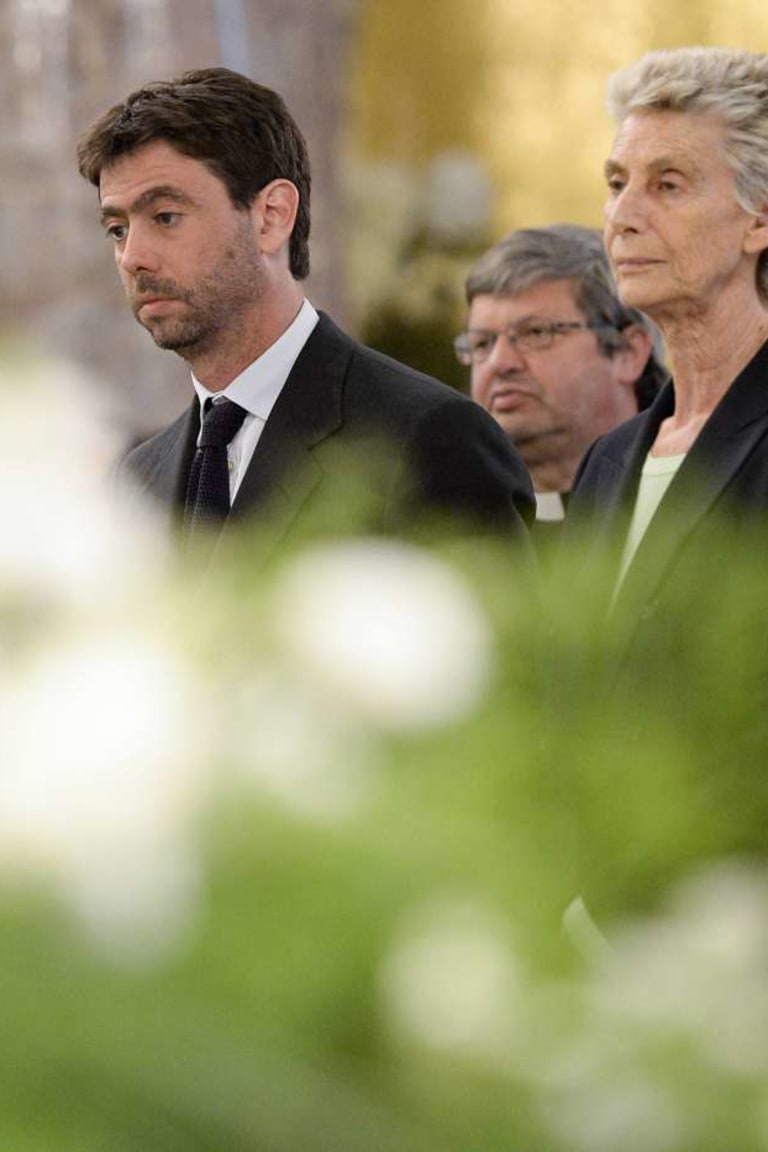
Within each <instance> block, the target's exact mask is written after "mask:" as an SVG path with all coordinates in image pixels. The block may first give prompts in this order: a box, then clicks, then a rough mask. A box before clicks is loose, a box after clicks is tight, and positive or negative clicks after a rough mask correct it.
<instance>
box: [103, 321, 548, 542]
mask: <svg viewBox="0 0 768 1152" xmlns="http://www.w3.org/2000/svg"><path fill="white" fill-rule="evenodd" d="M198 431H199V405H198V403H197V400H196V399H195V401H194V402H193V403H192V405H191V406H190V408H189V409H188V410H187V411H186V412H185V413H184V414H182V415H181V416H180V417H179V418H178V419H177V420H176V421H175V422H174V423H173V424H171V425H170V426H169V427H168V428H166V429H165V430H164V431H162V432H160V433H159V434H158V435H156V436H154V437H153V438H152V439H151V440H148V441H146V442H145V443H143V444H140V445H139V446H138V447H137V448H135V449H134V450H133V451H132V452H131V453H130V454H129V455H128V456H127V457H126V459H125V461H124V462H123V466H122V471H123V472H127V473H128V474H129V475H130V477H131V479H132V480H133V481H134V483H137V484H138V486H139V487H140V489H141V490H142V491H143V492H145V493H146V494H147V495H148V496H150V497H151V498H153V499H154V500H155V501H157V502H159V503H160V504H161V505H162V506H164V507H165V508H167V509H168V510H169V512H170V513H171V515H172V517H174V518H177V517H178V514H179V513H180V511H181V509H182V507H183V504H184V493H185V488H186V483H187V477H188V474H189V468H190V463H191V460H192V457H193V455H194V451H195V442H196V439H197V435H198ZM362 458H364V462H365V465H366V467H364V468H362V469H361V462H362ZM353 467H356V470H355V472H354V473H353V472H352V471H351V469H352V468H353ZM352 476H357V477H358V478H360V477H362V478H363V481H362V482H363V489H364V491H363V502H364V504H365V509H366V516H365V526H366V527H367V528H373V529H376V530H383V531H390V530H394V531H396V530H398V529H400V528H402V527H405V526H407V525H408V523H409V522H410V521H411V520H412V519H413V518H418V516H419V515H420V514H421V513H422V512H434V513H438V514H448V515H449V516H451V517H456V516H458V517H460V518H461V519H462V520H463V521H464V522H465V526H466V524H471V525H473V526H476V527H480V528H483V529H486V528H491V529H495V530H499V529H500V530H501V531H502V532H505V533H506V534H507V535H510V536H512V537H514V538H518V539H520V540H521V541H523V542H524V543H525V545H526V547H527V538H528V532H527V528H526V523H527V522H529V521H530V520H531V519H532V517H533V511H534V506H535V505H534V499H533V490H532V486H531V482H530V479H529V477H528V473H527V471H526V469H525V466H524V465H523V463H522V461H521V460H520V458H519V456H518V455H517V452H516V451H515V450H514V448H512V446H511V445H510V444H509V441H508V440H507V437H506V436H504V434H503V433H502V432H501V429H500V428H499V427H498V425H497V424H496V422H495V421H494V420H493V419H492V418H491V417H490V416H488V414H487V413H486V412H484V411H483V410H482V409H481V408H480V406H479V405H477V404H475V403H474V402H473V401H471V400H470V399H468V398H467V397H465V396H462V395H461V394H460V393H457V392H456V391H455V390H453V389H451V388H449V387H447V386H446V385H444V384H441V383H439V382H438V381H436V380H433V379H431V378H430V377H427V376H423V375H421V374H420V373H417V372H415V371H413V370H412V369H410V368H407V367H405V366H404V365H402V364H399V363H397V362H396V361H394V360H391V359H389V357H386V356H383V355H381V354H380V353H377V352H374V351H372V350H371V349H369V348H366V347H364V346H363V345H360V344H358V343H356V342H355V341H354V340H352V339H351V338H350V337H349V336H347V335H345V334H344V333H343V332H342V331H340V329H339V328H337V327H336V325H335V324H334V323H333V321H332V320H330V319H329V317H328V316H326V315H324V314H322V313H321V315H320V319H319V322H318V324H317V325H316V327H315V329H314V330H313V332H312V333H311V335H310V337H309V339H308V340H307V342H306V344H305V345H304V347H303V349H302V351H301V353H300V354H299V357H298V359H297V360H296V363H295V364H294V367H293V369H292V370H291V372H290V374H289V376H288V379H287V381H286V383H285V385H284V387H283V389H282V391H281V393H280V396H279V397H278V400H277V402H276V404H275V406H274V408H273V409H272V412H271V414H270V416H269V418H268V420H267V422H266V425H265V427H264V429H263V431H262V434H261V437H260V439H259V442H258V444H257V446H256V450H255V453H254V456H253V459H252V461H251V463H250V465H249V467H248V470H247V472H246V474H245V476H244V478H243V480H242V483H241V485H240V488H239V489H238V492H237V495H236V497H235V500H234V502H233V506H232V511H231V513H230V517H229V521H228V525H230V524H233V523H237V522H238V521H243V520H245V519H251V518H254V517H258V518H259V522H260V527H263V530H264V532H265V533H266V536H267V537H268V538H269V539H270V540H271V542H273V543H274V542H277V541H278V540H279V539H282V538H283V537H284V536H285V535H286V534H287V533H289V532H292V531H295V530H300V529H301V526H302V523H303V521H304V520H310V519H311V518H312V517H317V516H318V513H320V517H321V520H322V506H323V503H324V502H325V504H326V505H328V508H327V512H328V514H329V517H330V519H329V520H328V522H329V523H330V522H331V520H332V518H333V512H334V507H335V509H336V510H337V511H338V509H339V505H340V503H341V502H343V500H344V492H345V487H344V485H345V482H346V481H347V479H349V478H350V477H352ZM350 483H351V480H350ZM261 513H264V516H263V517H261V516H260V514H261Z"/></svg>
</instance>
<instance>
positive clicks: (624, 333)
mask: <svg viewBox="0 0 768 1152" xmlns="http://www.w3.org/2000/svg"><path fill="white" fill-rule="evenodd" d="M652 351H653V337H652V336H651V334H650V332H649V331H648V329H647V328H644V327H643V325H642V324H628V325H627V327H626V328H622V330H621V345H620V346H619V347H618V348H617V349H616V351H615V352H614V353H613V364H614V372H615V374H616V379H617V381H618V382H619V384H627V385H633V384H634V383H635V381H636V380H639V379H640V377H641V376H642V374H643V369H644V368H645V366H646V364H647V363H648V358H649V357H650V355H651V352H652Z"/></svg>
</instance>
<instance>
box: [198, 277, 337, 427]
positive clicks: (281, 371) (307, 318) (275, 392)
mask: <svg viewBox="0 0 768 1152" xmlns="http://www.w3.org/2000/svg"><path fill="white" fill-rule="evenodd" d="M318 319H319V317H318V314H317V312H316V311H315V309H314V308H313V307H312V305H311V304H310V302H309V300H306V299H305V300H304V301H303V303H302V305H301V308H300V309H299V311H298V312H297V314H296V317H295V318H294V319H293V320H292V321H291V323H290V324H289V325H288V327H287V328H286V330H285V332H283V334H282V336H279V337H278V339H277V340H275V342H274V344H270V346H269V348H267V350H266V352H263V353H262V354H261V356H259V357H258V359H257V360H254V361H253V363H252V364H249V365H248V367H247V368H244V369H243V371H242V372H241V373H240V375H239V376H236V377H235V378H234V380H231V381H230V383H229V384H228V385H227V387H226V388H223V389H222V390H221V391H220V392H211V391H210V390H209V389H208V388H206V387H205V385H204V384H201V383H200V381H199V380H198V379H197V378H196V376H195V374H194V372H193V373H192V384H193V385H194V388H195V392H196V393H197V398H198V400H199V401H200V410H201V412H202V410H203V408H204V406H205V402H206V400H208V399H213V400H215V399H216V397H217V396H226V398H227V399H228V400H233V401H234V402H235V403H236V404H239V405H240V407H241V408H245V410H246V412H249V413H250V414H251V415H252V416H258V417H259V418H260V419H261V420H266V419H267V417H268V416H269V414H270V412H271V411H272V408H273V407H274V405H275V402H276V400H277V398H278V396H279V395H280V392H281V391H282V388H283V385H284V384H285V382H286V380H287V379H288V374H289V373H290V371H291V368H293V365H294V364H295V362H296V360H297V359H298V356H299V353H300V352H301V350H302V348H303V347H304V345H305V344H306V342H307V340H308V339H309V335H310V333H311V332H312V330H313V328H314V327H315V325H316V324H317V321H318Z"/></svg>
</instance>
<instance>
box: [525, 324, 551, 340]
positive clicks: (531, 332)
mask: <svg viewBox="0 0 768 1152" xmlns="http://www.w3.org/2000/svg"><path fill="white" fill-rule="evenodd" d="M551 331H552V329H551V326H550V325H549V324H526V325H525V327H524V328H519V329H518V332H517V334H518V336H522V337H523V339H524V340H525V339H526V338H527V337H533V339H534V340H540V339H541V338H542V336H549V334H550V332H551Z"/></svg>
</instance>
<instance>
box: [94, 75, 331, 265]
mask: <svg viewBox="0 0 768 1152" xmlns="http://www.w3.org/2000/svg"><path fill="white" fill-rule="evenodd" d="M154 140H167V141H168V143H169V144H171V145H172V146H173V147H174V148H176V149H177V151H179V152H181V153H183V155H185V156H190V157H192V158H193V159H195V160H200V161H202V162H203V163H204V164H205V165H206V167H207V168H208V169H210V171H211V172H212V173H213V174H214V175H215V176H217V177H218V178H219V179H220V180H222V181H223V182H224V184H225V185H226V187H227V191H228V192H229V196H230V199H231V200H232V203H233V204H234V205H235V206H236V207H237V208H241V209H248V208H250V206H251V205H252V203H253V200H254V198H255V197H256V196H257V194H258V193H259V192H260V191H261V189H262V188H264V187H265V186H266V185H267V184H269V183H270V182H271V181H272V180H290V181H291V183H292V184H295V185H296V188H297V189H298V192H299V210H298V214H297V216H296V223H295V224H294V228H293V232H292V234H291V239H290V268H291V275H292V276H293V277H294V278H295V279H296V280H303V279H304V278H305V277H306V276H308V275H309V244H308V241H309V222H310V221H309V193H310V184H311V177H310V168H309V156H308V154H307V146H306V142H305V140H304V137H303V136H302V134H301V132H300V130H299V128H298V126H297V124H296V122H295V121H294V119H293V117H292V116H291V114H290V112H289V111H288V109H287V108H286V106H285V104H284V102H283V100H282V98H281V97H280V96H279V95H278V94H277V92H274V91H272V89H271V88H265V87H263V86H262V85H261V84H257V83H255V81H253V80H249V79H248V77H247V76H241V75H240V74H239V73H238V72H231V71H230V70H229V69H228V68H201V69H197V70H195V71H193V72H185V73H184V74H183V75H181V76H179V77H177V78H176V79H175V80H170V81H158V82H157V83H153V84H146V85H145V86H144V87H143V88H139V89H137V91H135V92H132V93H131V95H130V96H128V97H127V99H126V100H124V101H123V102H122V103H121V104H115V105H114V107H112V108H110V109H109V111H108V112H105V113H104V115H103V116H101V117H100V119H99V120H97V121H96V123H95V124H94V125H93V126H92V127H91V128H90V129H88V131H87V132H85V133H84V134H83V135H82V136H81V138H80V140H79V142H78V146H77V160H78V167H79V170H80V174H81V176H84V177H85V179H86V180H90V182H91V183H92V184H94V185H95V186H96V187H97V188H98V186H99V181H100V178H101V172H102V169H103V168H106V167H108V166H109V165H110V164H112V163H114V161H115V160H117V159H119V158H120V157H121V156H125V155H127V154H128V153H130V152H133V151H134V150H135V149H136V148H140V147H141V146H142V145H144V144H149V143H151V142H152V141H154Z"/></svg>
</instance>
